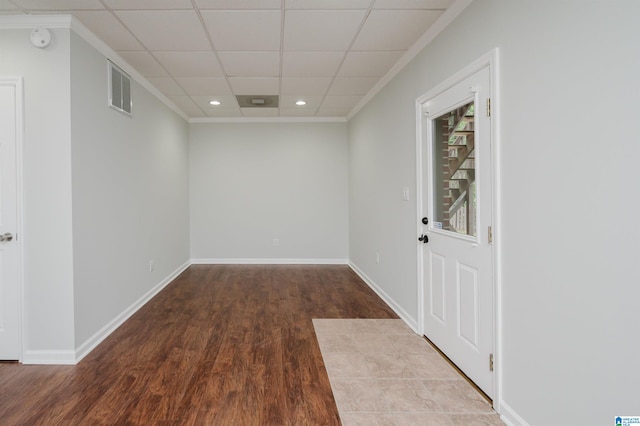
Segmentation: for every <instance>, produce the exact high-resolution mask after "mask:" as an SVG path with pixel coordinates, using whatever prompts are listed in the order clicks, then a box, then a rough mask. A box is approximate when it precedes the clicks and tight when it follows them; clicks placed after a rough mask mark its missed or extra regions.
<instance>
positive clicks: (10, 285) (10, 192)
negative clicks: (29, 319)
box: [0, 78, 23, 361]
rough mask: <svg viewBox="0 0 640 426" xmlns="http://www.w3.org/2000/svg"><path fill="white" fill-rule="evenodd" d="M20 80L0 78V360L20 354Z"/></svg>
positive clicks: (19, 355)
mask: <svg viewBox="0 0 640 426" xmlns="http://www.w3.org/2000/svg"><path fill="white" fill-rule="evenodd" d="M22 111H23V109H22V80H21V79H20V78H0V129H2V131H0V360H17V361H20V360H21V357H22V349H21V345H22V327H21V307H22V286H21V276H22V275H21V245H20V242H19V241H18V239H17V238H18V237H19V235H18V232H19V231H21V226H20V225H21V216H20V214H21V208H20V185H21V181H20V173H19V170H20V168H19V162H18V160H19V159H20V147H21V141H22V122H23V121H22Z"/></svg>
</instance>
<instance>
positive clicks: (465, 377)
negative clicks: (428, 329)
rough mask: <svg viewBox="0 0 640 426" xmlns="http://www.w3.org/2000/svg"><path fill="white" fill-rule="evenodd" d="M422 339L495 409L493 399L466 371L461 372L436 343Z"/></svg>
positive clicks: (425, 338)
mask: <svg viewBox="0 0 640 426" xmlns="http://www.w3.org/2000/svg"><path fill="white" fill-rule="evenodd" d="M422 338H423V339H424V340H426V341H427V343H428V344H429V345H430V346H431V347H432V348H433V349H434V350H435V351H436V352H438V353H439V354H440V355H441V356H442V357H443V358H444V360H445V361H447V363H448V364H449V365H450V366H451V367H453V369H454V370H456V371H457V372H458V374H460V375H461V376H462V378H464V379H465V380H466V381H467V383H469V384H470V385H471V386H472V387H473V388H474V389H475V390H477V391H478V393H479V394H480V395H481V396H482V397H483V398H484V399H486V400H487V402H488V403H489V404H491V406H492V407H493V399H491V398H490V397H489V395H487V394H486V393H484V391H483V390H482V389H480V388H479V387H478V385H476V384H475V383H474V382H473V380H471V379H470V378H469V376H467V375H466V374H464V371H462V370H460V368H458V366H457V365H456V364H455V363H454V362H453V361H451V359H450V358H449V357H448V356H447V355H446V354H445V353H444V352H442V351H441V350H440V348H439V347H437V346H436V345H435V343H433V342H432V341H431V340H430V339H429V338H428V337H427V336H422Z"/></svg>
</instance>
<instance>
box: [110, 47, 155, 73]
mask: <svg viewBox="0 0 640 426" xmlns="http://www.w3.org/2000/svg"><path fill="white" fill-rule="evenodd" d="M118 54H119V55H120V56H122V59H124V60H125V61H127V63H128V64H129V65H131V66H132V67H133V68H134V69H135V70H136V71H138V72H139V73H140V74H142V75H143V76H145V77H166V76H167V75H168V74H167V72H166V71H165V69H164V68H162V66H161V65H160V64H159V63H158V61H156V60H155V58H154V57H153V56H151V54H150V53H149V52H133V51H127V52H118ZM116 65H117V64H116Z"/></svg>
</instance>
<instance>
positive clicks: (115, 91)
mask: <svg viewBox="0 0 640 426" xmlns="http://www.w3.org/2000/svg"><path fill="white" fill-rule="evenodd" d="M107 62H108V63H109V106H110V107H111V108H113V109H115V110H117V111H120V112H122V113H125V114H127V115H129V116H130V115H131V107H132V105H133V102H132V100H131V77H129V75H128V74H127V73H126V72H124V71H122V70H121V69H120V68H118V67H117V66H116V65H115V64H114V63H113V62H111V61H107Z"/></svg>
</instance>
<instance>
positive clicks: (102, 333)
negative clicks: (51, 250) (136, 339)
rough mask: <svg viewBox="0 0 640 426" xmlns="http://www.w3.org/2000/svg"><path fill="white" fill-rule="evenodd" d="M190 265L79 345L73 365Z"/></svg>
mask: <svg viewBox="0 0 640 426" xmlns="http://www.w3.org/2000/svg"><path fill="white" fill-rule="evenodd" d="M190 265H191V263H190V262H186V263H184V264H183V265H181V266H180V267H178V268H177V269H176V270H175V271H173V272H172V273H170V274H169V275H168V276H167V277H166V278H165V279H163V280H162V281H161V282H159V283H158V284H157V285H155V286H154V287H153V288H152V289H151V290H149V291H148V292H147V293H145V294H144V295H143V296H142V297H141V298H140V299H138V300H136V301H135V302H134V303H133V304H132V305H131V306H129V307H128V308H127V309H125V310H124V311H123V312H122V313H120V315H118V316H117V317H115V318H114V319H113V320H111V321H110V322H109V323H108V324H107V325H105V326H104V327H102V328H101V329H100V330H98V331H97V332H96V333H95V334H94V335H93V336H91V337H90V338H89V339H87V340H86V341H85V342H84V343H83V344H82V345H80V346H79V347H78V348H77V349H76V351H75V354H74V361H75V362H74V364H77V363H78V362H80V361H81V360H82V359H83V358H84V357H85V356H87V355H88V354H89V353H90V352H91V351H92V350H93V349H95V347H96V346H98V345H99V344H100V343H102V341H103V340H104V339H106V338H107V337H108V336H109V335H110V334H111V333H113V332H114V331H115V330H116V329H117V328H118V327H120V326H121V325H122V324H123V323H124V322H125V321H126V320H128V319H129V318H130V317H131V316H132V315H133V314H135V313H136V312H137V311H138V310H139V309H140V308H142V307H143V306H144V305H145V304H146V303H147V302H149V301H150V300H151V299H153V297H154V296H155V295H156V294H158V293H160V291H162V289H164V288H165V287H166V286H167V285H168V284H169V283H170V282H171V281H173V280H174V279H175V278H176V277H177V276H178V275H180V274H181V273H182V272H183V271H184V270H185V269H187V268H188V267H189V266H190Z"/></svg>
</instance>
